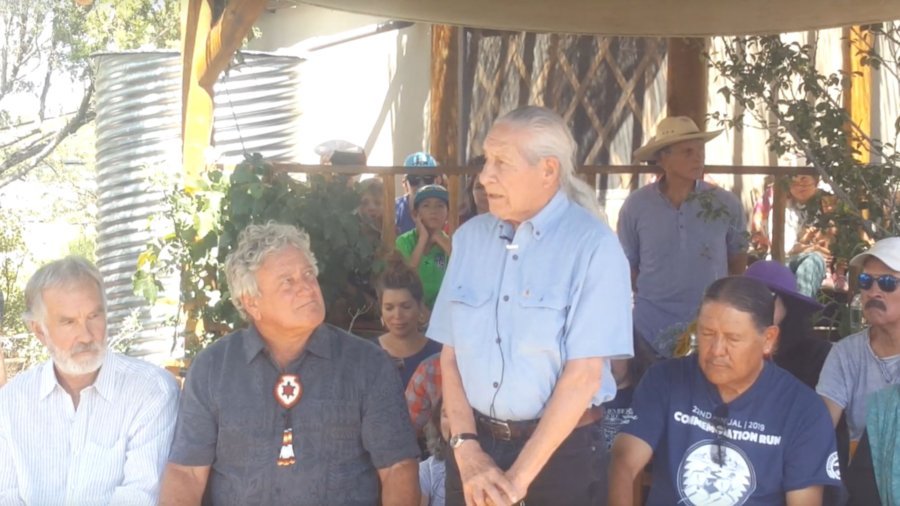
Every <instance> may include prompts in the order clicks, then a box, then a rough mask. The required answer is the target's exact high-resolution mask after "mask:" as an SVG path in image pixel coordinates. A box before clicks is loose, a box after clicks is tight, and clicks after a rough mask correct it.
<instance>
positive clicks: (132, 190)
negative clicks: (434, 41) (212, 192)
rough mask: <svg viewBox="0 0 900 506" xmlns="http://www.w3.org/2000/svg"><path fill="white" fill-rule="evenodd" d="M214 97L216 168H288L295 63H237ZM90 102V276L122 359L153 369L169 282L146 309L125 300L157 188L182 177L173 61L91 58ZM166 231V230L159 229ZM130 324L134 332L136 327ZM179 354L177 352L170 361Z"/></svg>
mask: <svg viewBox="0 0 900 506" xmlns="http://www.w3.org/2000/svg"><path fill="white" fill-rule="evenodd" d="M236 61H237V62H238V63H237V64H236V65H234V66H233V67H232V68H231V69H229V71H227V72H226V73H225V74H223V76H222V77H220V79H219V81H218V82H217V83H216V87H215V91H216V94H215V95H216V96H215V103H216V110H215V123H214V132H215V133H214V147H215V151H216V153H218V154H219V157H218V160H219V161H220V162H222V163H237V162H239V161H240V160H241V159H243V153H244V152H245V151H246V152H260V153H262V154H263V156H264V157H266V158H267V159H270V160H273V161H295V160H296V157H295V156H294V155H295V152H294V146H296V144H297V133H298V122H297V119H298V117H299V114H300V113H299V104H298V96H297V93H298V89H299V79H300V77H299V74H300V72H299V71H300V69H299V65H300V63H301V61H302V60H301V59H299V58H295V57H291V56H281V55H271V54H264V53H241V54H240V55H239V56H238V58H237V60H236ZM95 64H96V71H97V77H96V83H95V86H96V101H97V106H96V109H97V119H96V125H97V126H96V131H97V145H96V149H97V179H98V181H97V186H98V192H99V195H98V208H99V219H98V232H99V237H98V240H97V258H98V262H97V263H98V267H99V268H100V271H101V272H102V273H103V278H104V281H105V283H106V291H107V299H108V303H109V307H108V325H109V335H110V337H111V338H115V337H116V336H119V335H121V334H122V333H129V332H134V330H135V329H137V331H136V333H135V334H134V340H133V343H132V348H131V354H132V355H134V356H140V357H144V358H147V359H148V360H151V361H155V362H161V361H162V360H165V359H166V358H168V357H169V356H171V351H172V347H173V343H175V341H174V340H173V339H174V337H175V335H176V333H177V332H178V330H179V329H177V328H176V326H175V325H174V317H175V315H176V304H175V303H174V302H175V301H177V299H178V281H177V279H171V280H166V281H165V282H164V284H165V285H166V286H165V289H164V294H161V297H162V298H163V301H166V300H168V301H169V303H168V304H166V303H165V302H164V303H161V304H157V305H155V306H154V307H152V308H151V307H149V306H148V304H147V303H146V301H145V300H144V299H143V298H142V297H140V296H137V295H135V294H134V292H133V290H132V275H133V274H134V271H135V267H136V265H137V258H138V255H139V254H140V253H141V252H142V251H144V249H145V248H146V246H147V244H148V242H149V241H151V240H153V238H154V235H155V234H159V233H161V232H163V229H158V230H155V231H154V233H151V232H150V231H149V230H148V218H150V217H151V216H157V215H159V214H160V213H161V212H162V211H163V210H164V209H165V207H164V202H163V193H162V191H161V188H164V187H170V188H171V187H173V186H174V182H175V181H178V179H179V178H180V177H181V174H182V170H181V56H180V55H179V54H178V53H176V52H127V53H114V54H110V53H104V54H99V55H96V56H95ZM163 226H165V224H163ZM136 324H137V325H136ZM177 353H178V350H176V354H177Z"/></svg>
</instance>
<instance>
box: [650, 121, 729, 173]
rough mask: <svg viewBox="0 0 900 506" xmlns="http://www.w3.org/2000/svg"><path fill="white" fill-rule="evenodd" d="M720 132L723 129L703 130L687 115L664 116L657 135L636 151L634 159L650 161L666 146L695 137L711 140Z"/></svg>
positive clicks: (705, 140) (658, 126) (657, 127)
mask: <svg viewBox="0 0 900 506" xmlns="http://www.w3.org/2000/svg"><path fill="white" fill-rule="evenodd" d="M720 133H722V130H713V131H712V132H701V131H700V129H699V128H697V124H696V123H694V120H692V119H691V118H688V117H687V116H669V117H668V118H663V120H662V121H660V122H659V124H658V125H656V135H654V136H653V137H652V138H651V139H650V140H649V141H648V142H647V144H644V145H643V146H642V147H641V148H639V149H638V150H637V151H635V152H634V161H636V162H649V161H650V160H652V159H653V158H654V156H655V155H656V152H657V151H659V150H660V149H662V148H664V147H666V146H671V145H672V144H675V143H678V142H681V141H689V140H693V139H702V140H703V142H709V141H710V140H712V139H713V138H714V137H715V136H717V135H719V134H720Z"/></svg>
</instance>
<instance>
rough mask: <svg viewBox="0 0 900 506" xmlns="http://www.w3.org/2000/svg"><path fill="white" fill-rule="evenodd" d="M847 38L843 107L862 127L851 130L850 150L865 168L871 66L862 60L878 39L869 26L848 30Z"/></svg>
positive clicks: (851, 119)
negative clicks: (852, 150) (845, 88)
mask: <svg viewBox="0 0 900 506" xmlns="http://www.w3.org/2000/svg"><path fill="white" fill-rule="evenodd" d="M844 35H845V38H844V44H843V57H844V70H845V71H846V72H847V74H846V75H847V76H849V79H847V81H846V82H847V83H849V84H848V85H847V86H849V90H846V91H847V92H846V93H845V95H844V108H845V109H847V112H849V113H850V121H851V122H853V124H854V125H856V126H857V127H858V128H859V131H856V130H854V129H852V128H850V129H849V131H850V147H851V148H853V149H854V150H855V151H856V155H855V158H856V159H857V160H859V162H860V163H861V164H863V165H865V164H868V163H869V161H870V159H871V151H870V146H869V144H868V141H867V140H866V139H865V138H863V136H865V137H868V138H871V135H872V67H871V65H864V64H863V63H862V58H863V57H864V56H865V55H866V54H867V53H868V51H870V50H871V49H872V48H873V46H874V44H875V37H874V35H873V33H872V31H871V30H869V28H868V27H867V26H852V27H850V28H845V29H844ZM848 128H849V125H848ZM860 132H861V133H862V135H860Z"/></svg>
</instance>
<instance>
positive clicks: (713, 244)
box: [616, 116, 747, 357]
mask: <svg viewBox="0 0 900 506" xmlns="http://www.w3.org/2000/svg"><path fill="white" fill-rule="evenodd" d="M721 132H722V131H721V130H716V131H713V132H701V131H700V129H699V128H697V125H696V124H695V123H694V121H693V120H691V119H690V118H688V117H686V116H675V117H669V118H665V119H663V120H662V121H660V122H659V125H658V126H657V128H656V135H655V136H654V137H653V138H651V139H650V141H649V142H648V143H647V144H646V145H644V146H643V147H641V148H640V149H638V150H637V151H635V152H634V159H635V161H639V162H650V163H652V164H654V165H657V166H658V167H659V168H660V170H661V171H662V172H663V176H662V177H661V178H660V179H659V180H658V181H657V182H655V183H651V184H649V185H646V186H644V187H643V188H641V189H639V190H637V191H635V192H634V193H632V194H631V195H629V196H628V198H627V199H625V203H624V204H623V205H622V210H621V211H620V212H619V223H618V226H617V227H616V233H617V234H618V236H619V241H620V242H621V243H622V248H623V249H624V250H625V256H626V257H628V261H629V263H630V264H631V282H632V289H633V290H634V310H633V311H634V325H635V327H636V328H637V329H638V331H640V333H641V335H643V336H644V337H645V338H646V339H647V341H648V342H649V344H650V345H651V346H652V347H653V348H654V349H655V350H656V352H657V353H658V354H659V355H660V356H663V357H671V356H672V352H673V349H674V344H675V341H676V339H677V336H678V335H680V334H681V333H682V332H683V331H684V330H685V328H686V327H687V325H688V322H690V321H691V320H693V318H694V316H695V315H696V313H697V308H698V307H699V306H700V300H701V297H702V296H703V291H704V290H705V289H706V287H707V286H708V285H709V284H710V283H712V282H713V281H714V280H716V279H719V278H721V277H724V276H727V275H729V274H732V275H740V274H742V273H743V272H744V269H745V268H746V266H747V233H746V231H745V229H746V217H745V216H744V211H743V208H742V207H741V203H740V201H739V200H738V198H737V197H736V196H734V195H733V194H731V193H730V192H727V191H725V190H723V189H721V188H718V187H715V186H713V185H710V184H708V183H705V182H703V180H702V178H703V169H704V166H705V165H704V162H705V148H704V144H705V143H706V142H709V141H710V140H712V139H713V138H714V137H716V136H717V135H719V134H720V133H721Z"/></svg>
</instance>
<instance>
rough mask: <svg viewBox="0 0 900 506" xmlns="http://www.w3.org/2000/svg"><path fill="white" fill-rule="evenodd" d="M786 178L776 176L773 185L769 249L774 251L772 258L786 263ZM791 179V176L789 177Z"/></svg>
mask: <svg viewBox="0 0 900 506" xmlns="http://www.w3.org/2000/svg"><path fill="white" fill-rule="evenodd" d="M784 179H785V178H780V177H778V178H775V183H774V184H773V185H772V209H771V210H770V211H769V212H770V213H772V228H773V229H774V230H770V231H769V233H771V234H772V238H771V242H770V244H769V251H771V252H772V260H775V261H776V262H781V263H784V261H785V251H784V215H785V209H786V208H787V189H786V188H785V186H784V183H785V181H784ZM787 179H788V180H790V176H788V177H787Z"/></svg>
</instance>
